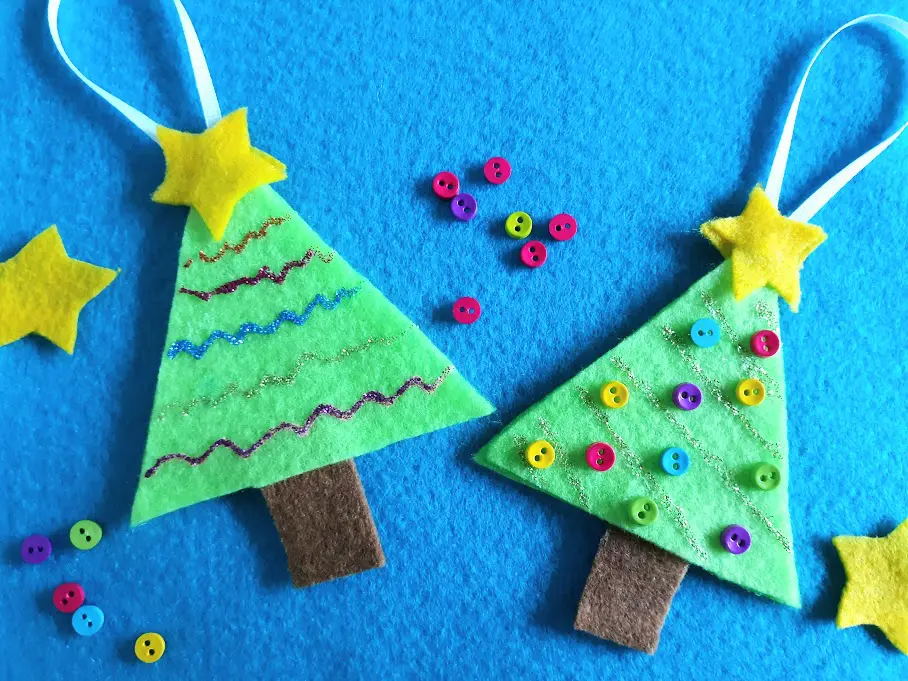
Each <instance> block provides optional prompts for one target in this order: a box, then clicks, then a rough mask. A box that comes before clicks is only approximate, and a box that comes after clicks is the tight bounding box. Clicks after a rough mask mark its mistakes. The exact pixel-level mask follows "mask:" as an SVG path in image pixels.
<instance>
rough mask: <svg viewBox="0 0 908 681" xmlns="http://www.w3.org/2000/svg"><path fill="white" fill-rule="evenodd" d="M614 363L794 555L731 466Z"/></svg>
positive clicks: (627, 370)
mask: <svg viewBox="0 0 908 681" xmlns="http://www.w3.org/2000/svg"><path fill="white" fill-rule="evenodd" d="M612 364H614V365H615V366H616V367H618V369H620V370H621V371H622V372H624V374H625V376H627V378H628V380H630V382H631V383H633V384H634V387H635V388H636V389H637V390H640V391H641V392H642V393H643V394H644V396H645V397H646V399H647V401H648V402H649V403H650V405H652V407H653V408H654V409H656V410H657V411H659V412H661V413H662V415H663V416H664V417H665V418H666V420H668V422H669V423H671V424H672V425H673V426H674V427H675V428H677V429H678V430H679V431H680V432H681V434H682V435H683V436H684V438H685V439H686V440H687V441H688V443H690V445H691V447H693V448H694V449H695V450H697V451H698V452H699V453H700V455H701V456H702V457H703V460H704V461H705V462H706V464H707V465H708V466H709V467H710V468H712V469H713V470H714V471H715V472H716V473H718V474H719V479H720V480H721V482H722V483H723V484H724V485H725V486H726V487H727V488H728V490H729V491H730V492H731V493H732V494H733V495H734V496H735V497H736V498H737V499H738V501H740V502H741V503H742V504H744V506H746V507H747V509H748V510H749V511H750V513H751V515H753V516H754V518H756V519H757V520H759V521H760V522H761V523H763V525H764V526H765V527H766V529H767V530H769V532H770V534H772V536H773V537H775V538H776V540H777V541H778V542H779V543H780V544H781V545H782V548H783V549H785V550H786V551H787V552H788V553H791V540H790V539H789V538H788V537H786V536H785V535H784V534H782V532H781V531H780V530H779V529H778V528H777V527H776V526H775V525H774V524H773V522H772V520H771V519H770V518H769V517H768V516H767V515H766V514H765V513H763V511H761V510H760V509H759V508H757V507H756V505H755V504H754V503H753V501H751V500H750V498H749V497H748V496H747V495H746V494H744V493H743V492H742V491H741V488H740V487H739V486H738V485H737V484H736V483H735V481H734V475H733V474H732V472H731V470H730V469H729V468H728V465H727V464H726V463H725V460H724V459H722V457H720V456H719V455H717V454H715V453H713V452H711V451H710V450H709V449H708V448H707V447H706V445H704V444H703V443H702V442H700V440H698V439H697V438H696V437H694V434H693V432H692V431H691V429H690V428H689V427H688V426H687V424H685V423H682V422H681V421H679V420H678V418H677V417H676V416H675V414H674V412H672V411H670V410H669V409H667V408H666V407H665V406H664V405H663V404H662V402H661V400H659V398H658V397H657V396H656V394H655V392H654V391H653V388H652V386H651V385H650V384H649V383H647V382H646V381H644V380H643V379H642V378H639V377H638V376H637V375H636V374H635V373H634V372H633V370H632V369H631V368H630V367H629V366H628V365H627V363H626V362H625V361H624V360H623V359H622V358H621V357H617V356H616V357H612Z"/></svg>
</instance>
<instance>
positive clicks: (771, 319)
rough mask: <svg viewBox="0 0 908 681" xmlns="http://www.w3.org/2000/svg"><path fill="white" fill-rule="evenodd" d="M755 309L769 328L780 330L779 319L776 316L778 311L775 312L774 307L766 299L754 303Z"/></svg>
mask: <svg viewBox="0 0 908 681" xmlns="http://www.w3.org/2000/svg"><path fill="white" fill-rule="evenodd" d="M754 310H756V312H757V316H758V317H760V319H762V320H763V321H764V322H766V327H767V328H768V329H769V330H771V331H778V330H779V320H778V319H777V318H776V313H775V312H773V310H772V308H771V307H770V306H769V304H768V303H767V302H766V301H765V300H758V301H757V302H756V303H755V304H754Z"/></svg>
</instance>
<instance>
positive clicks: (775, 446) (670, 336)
mask: <svg viewBox="0 0 908 681" xmlns="http://www.w3.org/2000/svg"><path fill="white" fill-rule="evenodd" d="M662 335H663V336H664V337H665V340H667V341H668V342H669V343H671V344H672V345H673V346H674V347H675V349H676V350H677V351H678V352H679V353H680V355H681V357H683V358H684V361H685V362H687V365H688V366H689V367H690V368H691V370H693V372H694V373H695V374H697V376H699V377H700V379H701V380H702V381H703V383H704V384H705V385H706V387H708V388H709V391H710V392H711V393H712V394H713V397H715V398H716V399H717V400H718V401H719V404H721V405H722V406H723V407H725V408H726V409H728V411H729V412H731V414H732V415H733V416H734V417H735V418H737V419H738V421H740V422H741V425H743V426H744V428H745V430H747V432H748V433H750V434H751V436H753V438H754V439H755V440H756V441H757V442H759V443H760V444H761V445H763V447H765V448H766V450H767V451H768V452H769V453H770V454H772V455H773V456H774V457H775V458H776V459H781V458H783V457H782V450H781V448H780V447H779V443H777V442H770V441H769V440H767V439H766V438H765V437H763V436H762V435H761V434H760V431H758V430H757V429H756V428H755V427H754V425H753V424H752V423H751V422H750V419H749V418H747V415H746V414H745V413H744V412H743V411H741V410H740V409H738V408H737V407H736V406H735V405H733V404H732V403H731V402H729V401H728V399H727V398H726V397H725V395H724V394H723V393H722V386H720V385H719V383H718V382H717V381H715V380H714V379H712V378H710V377H709V376H707V375H706V372H705V371H704V370H703V367H701V366H700V363H699V362H698V361H697V360H696V359H694V357H693V356H692V355H691V354H690V352H689V351H688V349H687V348H686V347H684V345H683V344H682V343H681V341H680V340H679V338H678V334H676V333H675V332H674V330H672V329H671V328H670V327H668V326H663V327H662Z"/></svg>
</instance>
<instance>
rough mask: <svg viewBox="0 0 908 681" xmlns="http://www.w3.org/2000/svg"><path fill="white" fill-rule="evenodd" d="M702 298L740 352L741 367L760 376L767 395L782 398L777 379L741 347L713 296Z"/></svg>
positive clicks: (707, 295)
mask: <svg viewBox="0 0 908 681" xmlns="http://www.w3.org/2000/svg"><path fill="white" fill-rule="evenodd" d="M700 297H701V298H702V299H703V304H704V305H705V306H706V309H707V310H709V313H710V314H711V315H712V316H713V317H715V318H716V321H717V322H719V326H721V327H722V331H723V332H724V333H725V335H726V336H728V337H729V338H730V339H731V342H732V343H734V345H735V349H736V350H737V351H738V358H739V359H740V360H741V366H742V367H744V371H745V372H746V373H749V374H760V375H761V378H762V379H763V382H764V383H765V384H766V387H767V390H766V394H767V395H770V396H772V397H779V398H781V397H782V390H781V388H779V384H778V382H777V381H776V379H775V377H774V376H772V375H771V374H770V373H769V372H768V371H766V369H764V368H763V367H762V366H760V365H759V363H758V362H757V361H756V360H755V359H754V358H753V356H751V355H750V353H749V352H748V351H747V350H745V349H744V346H743V345H741V340H740V339H739V338H738V335H737V334H736V333H735V330H734V329H733V328H732V326H731V324H730V323H729V322H728V318H727V317H726V316H725V313H724V312H722V309H721V308H720V307H719V305H718V304H717V303H716V301H715V300H713V298H712V296H710V295H709V294H708V293H706V292H703V293H701V294H700Z"/></svg>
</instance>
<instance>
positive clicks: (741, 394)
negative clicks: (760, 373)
mask: <svg viewBox="0 0 908 681" xmlns="http://www.w3.org/2000/svg"><path fill="white" fill-rule="evenodd" d="M765 397H766V388H764V387H763V384H762V383H760V381H758V380H757V379H755V378H745V379H744V380H743V381H741V382H740V383H738V399H739V400H740V401H741V404H746V405H747V406H748V407H756V406H757V405H758V404H760V402H762V401H763V400H764V399H765Z"/></svg>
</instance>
